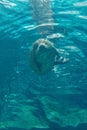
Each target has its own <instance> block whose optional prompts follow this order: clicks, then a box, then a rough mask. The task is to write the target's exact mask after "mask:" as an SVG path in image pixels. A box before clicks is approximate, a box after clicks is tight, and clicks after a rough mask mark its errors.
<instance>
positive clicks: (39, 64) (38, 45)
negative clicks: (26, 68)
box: [29, 39, 67, 74]
mask: <svg viewBox="0 0 87 130" xmlns="http://www.w3.org/2000/svg"><path fill="white" fill-rule="evenodd" d="M29 59H30V66H31V68H32V70H33V71H34V72H36V73H38V74H45V73H47V72H49V71H51V70H52V69H53V67H54V66H55V65H58V64H60V63H65V62H67V59H66V58H64V57H61V56H60V54H59V52H58V50H57V49H56V48H55V47H54V45H53V43H52V42H50V41H49V40H47V39H38V40H36V41H35V43H34V44H33V45H32V48H31V49H30V58H29Z"/></svg>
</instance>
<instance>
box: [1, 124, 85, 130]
mask: <svg viewBox="0 0 87 130" xmlns="http://www.w3.org/2000/svg"><path fill="white" fill-rule="evenodd" d="M0 130H87V123H84V124H80V125H78V126H77V127H75V128H74V127H71V126H68V127H61V126H59V125H58V124H55V123H51V124H50V128H32V129H20V128H8V129H0Z"/></svg>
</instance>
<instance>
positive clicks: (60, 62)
mask: <svg viewBox="0 0 87 130" xmlns="http://www.w3.org/2000/svg"><path fill="white" fill-rule="evenodd" d="M68 61H69V58H65V57H60V58H58V57H57V56H56V57H55V63H54V65H58V64H64V63H66V62H68Z"/></svg>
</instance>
